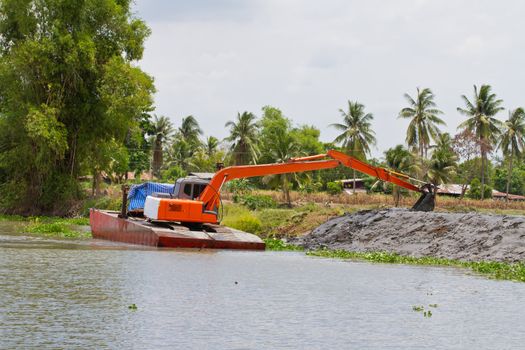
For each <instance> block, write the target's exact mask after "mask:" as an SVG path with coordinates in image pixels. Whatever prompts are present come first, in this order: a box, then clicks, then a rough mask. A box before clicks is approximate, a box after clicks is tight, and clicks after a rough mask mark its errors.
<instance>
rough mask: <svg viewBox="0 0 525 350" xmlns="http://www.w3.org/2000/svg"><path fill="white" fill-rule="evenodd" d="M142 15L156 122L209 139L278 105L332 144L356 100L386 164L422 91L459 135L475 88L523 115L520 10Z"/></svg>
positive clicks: (391, 5)
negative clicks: (408, 99)
mask: <svg viewBox="0 0 525 350" xmlns="http://www.w3.org/2000/svg"><path fill="white" fill-rule="evenodd" d="M135 11H136V15H137V16H138V17H140V18H142V19H144V20H145V21H146V22H147V23H148V25H149V26H150V28H151V29H152V35H151V37H150V38H149V39H148V40H147V42H146V50H145V54H144V59H143V60H142V61H141V62H140V66H141V67H142V68H143V69H144V70H145V71H146V72H148V73H149V74H151V75H152V76H153V77H154V78H155V85H156V87H157V90H158V92H157V94H156V97H155V104H156V107H157V109H156V112H155V113H157V114H160V115H166V116H169V117H170V118H171V119H172V120H173V122H174V123H175V125H176V126H178V125H180V120H181V118H182V117H183V116H186V115H189V114H193V115H194V116H196V117H197V119H198V120H199V122H200V124H201V126H202V128H203V129H204V131H205V133H206V134H207V135H210V134H212V135H215V136H218V137H220V138H222V137H225V136H226V135H227V134H228V131H227V130H226V129H225V127H224V124H225V123H226V122H227V121H228V120H231V119H233V118H235V116H236V114H237V112H242V111H245V110H246V111H250V112H253V113H256V114H257V115H260V114H261V107H263V106H264V105H272V106H275V107H278V108H280V109H281V110H282V111H283V112H284V114H285V115H286V116H287V117H289V118H291V119H292V120H293V121H294V123H295V124H296V125H299V124H311V125H315V126H316V127H317V128H319V129H320V130H321V139H322V140H323V141H332V140H333V138H334V137H335V135H336V132H335V130H333V129H332V128H329V127H328V125H329V124H331V123H335V122H339V121H340V119H341V118H340V114H339V112H338V110H339V108H344V107H345V106H346V104H347V102H346V101H347V100H349V99H350V100H358V101H359V102H361V103H363V104H365V105H366V109H367V111H368V112H371V113H373V114H374V117H375V118H374V122H373V128H374V130H375V132H376V136H377V139H378V144H377V148H376V149H375V150H374V152H373V153H374V155H375V156H380V155H382V152H383V151H384V150H385V149H387V148H388V147H391V146H394V145H396V144H399V143H404V140H405V130H406V127H407V124H408V121H406V120H399V119H397V114H398V112H399V110H400V109H401V108H402V107H404V106H405V100H404V98H403V94H404V93H405V92H408V93H409V94H411V95H414V94H415V91H416V87H430V88H431V89H432V90H433V92H434V93H435V95H436V102H437V103H438V106H439V108H440V109H442V110H443V111H444V112H445V115H444V120H445V121H446V122H447V124H448V127H447V131H449V132H452V133H455V132H456V127H457V125H458V124H459V123H460V121H461V120H462V118H463V117H462V116H460V115H458V113H457V112H456V107H458V106H460V105H461V100H460V95H461V94H467V95H468V96H469V97H470V96H471V95H472V90H473V88H472V86H473V84H483V83H488V84H491V85H492V86H493V88H494V92H495V93H496V94H497V95H498V97H500V98H502V99H503V100H504V105H505V107H506V108H515V107H517V106H525V89H524V85H525V70H524V68H523V67H524V64H525V35H524V34H525V30H524V26H525V24H524V23H525V21H524V20H523V18H524V15H525V2H523V1H519V0H515V1H513V0H506V1H505V0H500V1H493V0H492V1H485V0H468V1H467V0H465V1H460V0H383V1H379V0H366V1H365V0H361V1H354V0H324V1H313V0H312V1H310V0H244V1H243V0H191V1H189V0H136V5H135ZM507 113H508V112H507V111H505V112H502V113H501V114H500V115H499V117H500V119H502V120H503V119H505V118H506V117H507Z"/></svg>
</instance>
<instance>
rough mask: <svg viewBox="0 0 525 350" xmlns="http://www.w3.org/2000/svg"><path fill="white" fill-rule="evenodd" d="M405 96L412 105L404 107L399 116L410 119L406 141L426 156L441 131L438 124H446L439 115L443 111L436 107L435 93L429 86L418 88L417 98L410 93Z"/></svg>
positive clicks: (421, 154) (422, 155)
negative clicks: (431, 143) (432, 141)
mask: <svg viewBox="0 0 525 350" xmlns="http://www.w3.org/2000/svg"><path fill="white" fill-rule="evenodd" d="M405 98H406V100H407V101H408V103H409V105H410V106H409V107H406V108H403V109H402V110H401V112H399V116H398V118H404V119H410V124H409V125H408V129H407V136H406V142H407V144H408V146H409V147H411V148H413V149H415V150H417V152H418V153H419V155H420V156H421V157H422V158H423V157H425V158H426V157H427V152H428V148H429V146H430V141H431V139H432V140H436V138H437V137H438V135H439V133H440V132H439V128H438V125H446V124H445V122H444V121H443V120H442V119H440V118H439V117H438V115H440V114H443V112H442V111H440V110H439V109H437V108H436V103H435V102H434V94H433V93H432V91H431V90H430V89H429V88H426V89H423V90H420V89H419V88H417V97H416V99H415V100H414V99H413V98H412V97H411V96H410V95H409V94H405Z"/></svg>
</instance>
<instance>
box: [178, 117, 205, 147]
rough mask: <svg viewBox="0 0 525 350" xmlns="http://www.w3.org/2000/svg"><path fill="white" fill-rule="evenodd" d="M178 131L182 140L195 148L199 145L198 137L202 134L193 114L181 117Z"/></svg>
mask: <svg viewBox="0 0 525 350" xmlns="http://www.w3.org/2000/svg"><path fill="white" fill-rule="evenodd" d="M178 132H179V134H180V136H181V137H182V138H183V139H184V141H186V142H187V143H188V144H189V145H191V146H192V147H193V148H197V147H198V146H199V145H200V140H199V137H200V136H201V135H202V129H201V127H200V125H199V122H198V121H197V119H195V117H194V116H192V115H189V116H187V117H185V118H182V123H181V125H180V127H179V130H178Z"/></svg>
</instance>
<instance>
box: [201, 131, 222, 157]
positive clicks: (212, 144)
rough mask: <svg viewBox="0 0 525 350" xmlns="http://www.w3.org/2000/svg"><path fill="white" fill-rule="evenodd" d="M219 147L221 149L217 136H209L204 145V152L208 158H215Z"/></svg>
mask: <svg viewBox="0 0 525 350" xmlns="http://www.w3.org/2000/svg"><path fill="white" fill-rule="evenodd" d="M217 147H219V140H218V139H217V138H216V137H215V136H208V138H207V139H206V142H205V143H204V152H205V153H206V155H207V156H208V157H210V158H211V157H213V155H214V154H215V152H217Z"/></svg>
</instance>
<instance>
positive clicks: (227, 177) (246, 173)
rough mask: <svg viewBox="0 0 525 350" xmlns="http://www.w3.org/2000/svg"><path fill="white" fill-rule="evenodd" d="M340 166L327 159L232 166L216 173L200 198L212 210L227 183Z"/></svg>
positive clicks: (336, 161) (338, 163)
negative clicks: (215, 200) (214, 202)
mask: <svg viewBox="0 0 525 350" xmlns="http://www.w3.org/2000/svg"><path fill="white" fill-rule="evenodd" d="M339 165H340V162H339V161H338V160H335V159H327V160H319V161H305V162H290V163H276V164H261V165H242V166H231V167H227V168H224V169H221V170H219V171H218V172H217V173H215V175H214V176H213V178H212V179H211V181H210V183H209V184H208V186H206V189H205V190H204V191H203V192H202V194H201V196H200V197H199V200H200V201H202V202H203V203H205V204H206V206H207V209H208V210H211V209H212V208H208V206H209V204H210V203H211V202H213V199H214V198H216V196H217V195H218V194H219V193H220V191H221V189H222V186H223V185H224V183H225V182H226V181H231V180H234V179H241V178H248V177H256V176H265V175H276V174H288V173H297V172H303V171H312V170H321V169H332V168H336V167H338V166H339Z"/></svg>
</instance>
